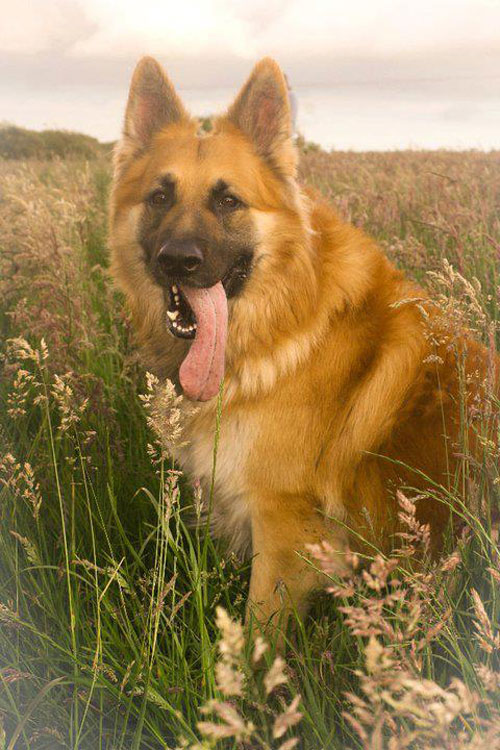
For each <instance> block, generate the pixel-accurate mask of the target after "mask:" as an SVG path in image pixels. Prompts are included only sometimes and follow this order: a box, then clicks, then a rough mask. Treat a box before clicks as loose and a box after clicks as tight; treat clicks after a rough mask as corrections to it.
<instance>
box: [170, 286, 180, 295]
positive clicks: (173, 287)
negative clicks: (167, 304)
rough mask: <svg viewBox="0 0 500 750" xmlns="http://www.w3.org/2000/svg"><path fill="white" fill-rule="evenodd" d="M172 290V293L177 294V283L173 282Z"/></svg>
mask: <svg viewBox="0 0 500 750" xmlns="http://www.w3.org/2000/svg"><path fill="white" fill-rule="evenodd" d="M172 291H173V293H174V294H177V293H178V291H179V288H178V286H177V284H173V286H172Z"/></svg>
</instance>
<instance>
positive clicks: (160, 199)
mask: <svg viewBox="0 0 500 750" xmlns="http://www.w3.org/2000/svg"><path fill="white" fill-rule="evenodd" d="M170 201H171V195H169V193H167V192H166V191H165V190H155V191H154V193H151V195H150V196H149V198H148V203H149V204H150V205H151V206H165V205H166V204H167V203H170Z"/></svg>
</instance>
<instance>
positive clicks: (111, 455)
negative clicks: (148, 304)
mask: <svg viewBox="0 0 500 750" xmlns="http://www.w3.org/2000/svg"><path fill="white" fill-rule="evenodd" d="M303 150H304V153H303V155H302V160H301V173H302V177H303V179H304V181H305V182H306V183H307V184H309V185H313V186H316V187H317V188H318V189H319V190H320V191H321V192H322V193H323V194H325V195H326V196H328V198H329V199H330V200H331V201H332V202H333V203H334V204H335V205H336V207H337V208H338V210H339V212H340V213H341V214H342V215H343V216H344V217H346V218H348V219H349V220H350V221H352V222H354V223H355V224H357V225H360V226H363V227H364V228H365V229H366V231H368V232H369V233H371V234H372V235H373V236H375V237H376V238H377V239H378V241H379V242H380V243H381V244H382V245H383V246H384V248H385V249H386V251H387V253H388V254H389V255H390V256H391V257H392V259H393V260H394V261H395V263H397V264H398V265H399V266H400V267H403V268H405V269H407V271H408V273H409V274H411V275H412V276H413V277H415V278H417V279H418V280H419V281H421V282H422V283H423V284H425V285H426V286H430V287H431V288H432V289H433V293H434V295H435V298H436V300H438V302H439V304H440V305H441V306H442V309H443V311H444V313H445V314H446V315H447V316H449V318H450V320H453V321H454V322H460V323H464V324H467V325H469V326H470V327H472V328H474V329H475V330H476V335H477V336H479V337H481V338H483V340H484V342H485V344H486V345H487V346H489V347H490V348H493V346H494V345H495V340H496V341H497V347H498V321H499V320H500V312H499V306H500V280H499V273H500V265H499V264H500V213H499V206H500V153H499V152H496V153H489V154H485V153H480V152H467V153H447V152H435V153H431V152H429V153H425V152H401V153H388V154H381V153H373V154H369V153H366V154H352V153H335V154H331V155H329V154H326V153H324V152H322V151H320V150H317V149H314V148H307V147H304V149H303ZM109 184H110V165H109V162H108V161H107V160H106V159H103V160H102V161H101V160H94V161H91V162H88V163H83V162H80V161H74V160H66V161H58V160H54V161H51V162H37V161H29V162H28V161H27V162H18V161H5V162H0V249H1V268H0V272H1V281H0V289H1V292H2V310H1V313H0V320H1V330H2V338H3V344H2V351H3V353H4V356H3V358H2V361H1V367H2V382H1V389H2V398H3V401H2V404H3V405H2V424H3V426H2V428H1V432H0V438H1V442H2V446H1V456H2V457H1V459H0V481H1V485H0V524H1V531H0V749H2V748H8V749H9V750H13V748H16V749H17V748H19V749H21V748H23V749H24V748H33V749H36V750H42V749H43V748H45V749H46V750H49V749H50V750H56V749H57V748H72V749H73V748H74V749H76V748H80V750H94V749H97V748H99V750H104V749H105V748H106V749H109V750H111V749H113V750H118V749H121V750H134V749H135V750H137V749H139V748H141V750H142V749H149V748H151V749H153V748H175V747H191V748H201V747H224V748H240V749H241V750H245V749H247V750H249V749H250V748H279V747H281V748H283V750H290V748H292V747H297V748H303V750H321V749H322V748H366V749H367V750H368V749H369V750H382V749H383V748H384V749H385V748H386V749H387V750H399V749H400V748H401V749H402V748H440V749H443V748H445V749H449V750H455V748H459V749H464V748H468V749H470V750H481V749H483V748H484V749H485V750H486V748H487V750H494V748H500V629H499V623H500V550H499V546H498V534H497V530H496V528H495V525H494V523H493V522H492V519H493V518H494V515H495V513H498V510H499V496H500V481H499V476H500V475H499V472H498V465H499V458H500V442H499V438H498V435H491V434H490V435H489V436H488V439H487V440H486V439H485V441H484V461H483V463H482V464H481V465H477V464H476V463H475V462H474V461H473V460H472V459H471V458H470V457H469V456H468V455H467V453H466V452H465V453H464V456H463V460H464V462H466V463H467V465H468V467H469V471H468V476H469V481H468V483H467V484H466V486H464V487H462V488H461V490H460V492H461V495H462V496H466V497H467V502H468V506H469V507H470V508H474V509H475V511H474V512H472V513H471V512H469V511H466V510H465V509H464V511H463V515H464V522H465V528H464V531H463V535H462V537H461V539H460V541H459V543H458V546H455V547H452V546H450V548H449V549H448V550H447V551H446V553H445V557H444V559H443V560H441V561H437V562H433V563H429V564H428V566H427V567H426V568H425V569H424V570H413V567H412V565H411V563H409V564H408V563H406V564H403V563H404V560H405V557H406V556H407V553H408V552H409V551H411V550H412V549H413V548H421V547H425V529H421V528H418V524H416V523H415V520H414V518H413V516H412V509H413V506H412V503H411V500H409V499H408V497H411V492H410V491H409V490H407V489H405V491H404V495H403V496H402V498H401V504H402V512H403V513H404V514H405V515H406V517H407V526H408V535H407V538H406V539H403V540H402V550H401V551H400V553H399V554H398V555H395V556H394V557H393V558H391V559H390V560H387V559H384V558H382V557H380V556H379V557H377V556H376V551H374V561H373V562H372V563H371V567H370V561H366V568H365V571H364V572H363V571H360V570H358V569H357V568H356V561H355V560H354V561H353V574H352V579H351V580H348V581H342V582H341V581H335V580H333V579H332V580H331V582H330V587H331V588H332V589H333V590H332V592H331V593H329V594H328V593H325V594H324V595H322V596H320V597H318V601H317V602H316V603H315V605H314V608H313V611H312V613H311V616H310V617H309V618H308V619H307V621H306V622H305V623H303V624H300V623H297V626H296V628H297V632H296V634H295V636H293V637H292V638H291V639H290V643H289V646H288V649H287V653H286V665H284V664H283V663H282V662H281V660H280V657H276V654H275V653H274V651H273V647H272V644H271V645H269V647H268V648H267V650H266V651H265V652H264V653H263V655H260V654H259V653H255V648H253V647H252V646H251V645H249V644H245V643H244V641H243V639H242V634H241V629H240V626H239V624H238V623H239V622H240V621H241V620H242V618H243V615H244V605H245V598H246V591H247V586H248V574H249V565H248V562H245V561H239V560H237V559H235V558H234V557H232V556H230V555H227V554H226V553H225V550H224V548H223V547H222V546H219V545H217V544H215V543H214V542H213V541H212V540H211V539H210V537H209V535H208V534H207V531H206V528H205V526H204V525H203V524H201V525H200V526H199V527H198V528H193V527H192V525H191V524H190V519H191V518H192V516H193V514H196V510H197V508H198V506H199V498H198V497H197V494H196V491H195V492H194V493H193V491H192V489H191V488H190V486H189V483H188V481H187V480H186V479H185V478H183V477H180V476H179V475H178V472H176V471H175V467H173V466H172V465H171V464H170V462H169V460H168V457H164V456H163V457H162V451H161V448H160V447H159V446H158V443H157V438H156V435H155V432H154V430H152V429H151V425H150V423H149V422H148V409H149V410H150V409H151V407H150V395H148V384H147V382H146V378H145V374H144V372H143V371H142V370H141V367H140V365H139V364H138V362H137V360H136V356H135V352H134V348H133V344H132V340H131V330H130V327H129V323H128V320H127V316H126V313H125V312H124V310H123V306H122V301H121V299H120V298H119V295H118V294H117V293H116V292H115V291H114V290H113V288H112V285H111V283H110V280H109V278H108V275H107V265H108V258H107V251H106V197H107V191H108V188H109ZM446 261H447V262H446ZM450 264H451V265H450ZM429 271H431V272H432V274H431V275H429V273H428V272H429ZM141 395H143V396H144V395H145V398H143V399H141V398H140V396H141ZM476 406H477V413H478V414H479V415H480V416H482V417H486V418H488V417H489V415H490V414H491V412H492V410H495V409H498V402H497V401H495V399H494V397H492V396H491V394H490V395H488V394H485V399H484V403H481V404H477V405H476ZM149 414H150V412H149ZM150 421H151V420H150ZM153 421H154V420H153ZM479 421H480V420H479ZM171 429H172V430H175V413H174V414H173V416H172V424H171ZM220 429H222V430H223V429H224V414H223V413H222V415H221V420H220ZM215 465H216V462H215ZM457 492H458V490H457ZM405 498H406V499H405ZM319 558H320V559H319V561H318V564H321V565H323V567H324V568H325V569H326V571H327V572H328V554H327V552H325V551H323V553H321V554H319ZM218 608H221V609H218ZM221 636H222V642H221V643H222V647H221V645H220V643H219V639H220V637H221ZM257 644H258V646H257V647H256V648H258V649H259V651H260V650H262V649H263V648H264V646H263V645H262V644H261V643H260V641H258V642H257ZM257 657H259V658H258V659H257ZM200 722H201V723H200Z"/></svg>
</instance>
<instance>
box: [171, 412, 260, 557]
mask: <svg viewBox="0 0 500 750" xmlns="http://www.w3.org/2000/svg"><path fill="white" fill-rule="evenodd" d="M184 434H185V436H186V442H187V445H185V446H184V447H183V448H182V449H181V450H180V451H179V453H178V455H177V459H178V461H179V462H180V464H181V465H182V468H183V469H184V470H185V471H186V472H187V473H188V474H189V476H190V477H191V479H193V480H195V479H199V480H200V482H201V485H202V489H203V494H204V499H205V502H206V503H208V500H209V496H210V488H211V485H212V481H213V484H214V494H213V506H212V514H211V520H212V530H213V532H214V534H215V535H216V536H221V537H224V538H225V539H226V540H227V541H228V542H229V545H230V546H231V547H232V548H233V549H234V550H235V551H236V552H245V551H246V550H248V548H249V546H250V543H251V524H250V502H251V487H250V483H249V479H248V463H249V461H248V459H249V457H250V455H251V452H252V447H253V445H254V443H255V441H256V439H257V425H256V424H255V421H254V420H253V419H251V418H249V416H248V415H246V416H245V418H243V416H240V415H238V414H230V413H226V414H224V413H223V415H222V418H221V420H220V425H219V431H218V439H217V420H216V412H215V409H213V408H210V409H206V410H205V409H204V408H203V407H202V408H201V409H200V410H199V412H198V413H197V414H195V415H193V416H191V417H190V418H188V419H187V421H186V426H185V430H184Z"/></svg>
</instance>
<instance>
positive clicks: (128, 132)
mask: <svg viewBox="0 0 500 750" xmlns="http://www.w3.org/2000/svg"><path fill="white" fill-rule="evenodd" d="M182 120H186V121H187V120H189V115H188V114H187V112H186V110H185V109H184V106H183V104H182V102H181V100H180V99H179V97H178V96H177V94H176V93H175V90H174V87H173V85H172V83H171V82H170V80H169V78H168V77H167V75H166V74H165V72H164V70H163V68H162V67H161V65H160V64H159V63H158V62H157V61H156V60H155V59H154V58H152V57H143V58H142V59H141V60H139V62H138V63H137V65H136V68H135V70H134V73H133V76H132V81H131V83H130V91H129V95H128V102H127V108H126V110H125V122H124V125H123V135H122V141H121V142H120V144H119V145H118V152H117V159H118V160H120V161H121V159H120V153H121V156H122V158H123V157H124V156H125V154H126V153H130V152H131V151H133V152H136V151H137V150H140V149H143V148H145V147H146V146H147V145H148V144H149V142H150V141H151V139H152V137H153V135H154V134H155V133H157V132H158V131H159V130H162V129H163V128H165V127H167V126H168V125H171V124H173V123H176V122H181V121H182Z"/></svg>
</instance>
